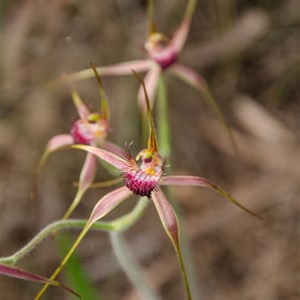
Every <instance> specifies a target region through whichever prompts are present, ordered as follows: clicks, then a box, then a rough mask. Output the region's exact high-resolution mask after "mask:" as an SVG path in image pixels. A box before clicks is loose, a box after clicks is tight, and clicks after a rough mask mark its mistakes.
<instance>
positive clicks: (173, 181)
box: [161, 176, 262, 219]
mask: <svg viewBox="0 0 300 300" xmlns="http://www.w3.org/2000/svg"><path fill="white" fill-rule="evenodd" d="M161 185H178V186H180V185H181V186H199V187H206V188H209V189H211V190H213V191H214V192H216V193H218V194H219V195H221V196H222V197H223V198H225V199H226V200H228V201H230V202H232V203H233V204H235V205H236V206H238V207H239V208H241V209H242V210H244V211H245V212H247V213H248V214H250V215H252V216H254V217H256V218H258V219H262V218H261V217H260V216H259V215H258V214H256V213H255V212H253V211H251V210H250V209H248V208H247V207H245V206H244V205H242V204H241V203H239V202H238V201H237V200H235V199H234V198H233V197H231V196H230V195H229V194H228V193H227V192H225V191H224V190H223V189H221V188H220V187H219V186H218V185H216V184H215V183H213V182H211V181H209V180H208V179H205V178H202V177H198V176H166V177H164V180H163V181H162V182H161Z"/></svg>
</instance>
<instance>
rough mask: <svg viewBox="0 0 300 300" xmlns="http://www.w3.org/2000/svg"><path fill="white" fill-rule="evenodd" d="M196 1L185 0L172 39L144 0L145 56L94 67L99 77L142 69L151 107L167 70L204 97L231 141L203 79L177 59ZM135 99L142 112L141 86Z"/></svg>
mask: <svg viewBox="0 0 300 300" xmlns="http://www.w3.org/2000/svg"><path fill="white" fill-rule="evenodd" d="M196 4H197V0H189V1H188V4H187V7H186V10H185V12H184V15H183V19H182V21H181V24H180V26H179V27H178V29H177V30H176V31H175V33H174V34H173V36H172V38H168V37H167V36H166V35H165V34H163V33H161V32H159V31H157V30H156V26H155V25H154V21H153V1H152V0H148V9H147V10H148V38H147V40H146V42H145V44H144V48H145V51H146V53H147V58H145V59H141V60H134V61H128V62H123V63H118V64H114V65H110V66H103V67H102V66H101V67H98V68H97V70H98V71H99V72H100V74H101V75H102V76H106V75H111V76H118V75H130V74H131V70H135V71H136V72H138V73H143V72H146V75H145V84H146V87H147V91H148V95H149V99H150V106H151V107H152V106H153V102H154V99H155V95H156V91H157V87H158V81H159V78H160V74H161V72H166V71H168V72H170V73H172V74H173V75H174V76H176V77H177V78H179V79H180V80H183V81H184V82H186V83H187V84H189V85H190V86H191V87H192V88H194V89H196V90H197V91H199V92H200V93H201V95H202V96H203V98H204V100H205V101H206V102H207V103H208V105H209V106H210V108H211V109H212V110H213V112H214V113H215V114H216V115H217V116H218V118H219V119H220V121H221V122H222V123H223V125H224V126H225V127H226V128H227V130H228V132H229V136H230V139H231V141H232V143H233V144H234V140H233V136H232V133H231V131H230V130H229V127H228V125H227V122H226V121H225V119H224V117H223V114H222V113H221V111H220V109H219V107H218V105H217V103H216V101H215V99H214V97H213V96H212V94H211V92H210V89H209V87H208V84H207V83H206V81H205V79H204V78H203V77H202V76H201V75H200V74H198V73H197V72H196V71H195V70H193V69H192V68H190V67H187V66H185V65H182V64H180V63H179V62H178V60H179V56H180V53H181V51H182V49H183V47H184V45H185V42H186V39H187V35H188V32H189V29H190V24H191V20H192V17H193V14H194V11H195V7H196ZM68 76H69V79H70V80H71V81H76V80H82V79H86V78H90V77H92V76H93V72H92V71H91V70H82V71H79V72H76V73H73V74H69V75H68ZM138 99H139V103H140V104H141V106H142V107H143V110H144V112H146V107H145V101H144V99H143V90H142V87H140V89H139V92H138ZM234 146H235V144H234Z"/></svg>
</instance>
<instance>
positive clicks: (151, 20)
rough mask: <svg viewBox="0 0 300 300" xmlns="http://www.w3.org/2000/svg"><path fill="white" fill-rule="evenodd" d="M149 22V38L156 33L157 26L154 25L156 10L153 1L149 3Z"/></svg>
mask: <svg viewBox="0 0 300 300" xmlns="http://www.w3.org/2000/svg"><path fill="white" fill-rule="evenodd" d="M147 22H148V36H150V35H151V34H153V33H155V32H156V26H155V24H154V9H153V0H148V2H147Z"/></svg>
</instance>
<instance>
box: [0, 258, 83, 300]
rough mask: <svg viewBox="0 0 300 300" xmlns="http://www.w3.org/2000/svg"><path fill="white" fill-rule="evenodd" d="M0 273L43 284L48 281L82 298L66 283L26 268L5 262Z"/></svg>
mask: <svg viewBox="0 0 300 300" xmlns="http://www.w3.org/2000/svg"><path fill="white" fill-rule="evenodd" d="M0 275H4V276H8V277H14V278H17V279H22V280H27V281H32V282H37V283H42V284H45V283H46V284H48V285H54V286H58V287H62V288H63V289H65V290H66V291H68V292H70V293H72V294H73V295H75V296H77V297H78V298H81V297H80V295H79V294H78V293H76V292H75V291H73V290H72V289H70V288H69V287H67V286H65V285H64V284H62V283H60V282H59V281H56V280H49V279H47V278H46V277H44V276H40V275H37V274H33V273H31V272H28V271H26V270H24V269H20V268H16V267H13V266H9V265H5V264H0Z"/></svg>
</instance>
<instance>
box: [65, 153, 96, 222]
mask: <svg viewBox="0 0 300 300" xmlns="http://www.w3.org/2000/svg"><path fill="white" fill-rule="evenodd" d="M95 173H96V157H95V156H94V154H91V153H88V154H87V156H86V159H85V162H84V165H83V167H82V170H81V173H80V177H79V186H78V190H77V193H76V195H75V198H74V200H73V202H72V204H71V206H70V207H69V209H68V210H67V212H66V213H65V215H64V216H63V220H65V219H68V218H69V217H70V215H71V214H72V213H73V211H74V210H75V208H76V207H77V206H78V204H79V203H80V201H81V199H82V197H83V195H84V194H85V192H86V191H87V190H88V189H89V188H90V186H91V184H92V183H93V180H94V176H95Z"/></svg>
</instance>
